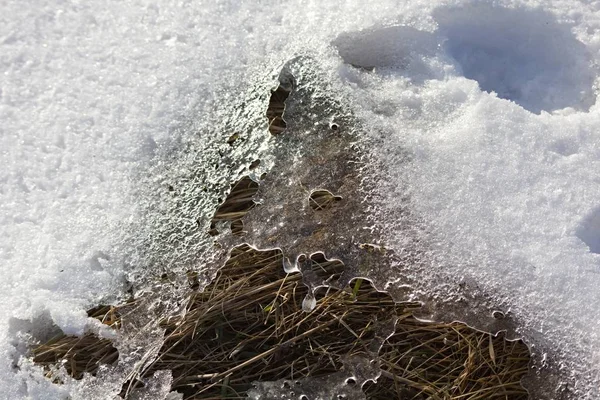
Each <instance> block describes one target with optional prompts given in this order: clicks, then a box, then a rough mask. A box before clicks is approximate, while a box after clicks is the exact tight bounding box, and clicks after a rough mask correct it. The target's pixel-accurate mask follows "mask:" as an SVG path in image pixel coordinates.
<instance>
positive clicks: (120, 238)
mask: <svg viewBox="0 0 600 400" xmlns="http://www.w3.org/2000/svg"><path fill="white" fill-rule="evenodd" d="M324 3H325V2H321V1H309V2H294V1H289V2H287V3H285V4H283V5H281V4H279V3H277V4H276V3H275V2H273V3H268V2H266V3H261V4H260V5H259V4H250V3H245V4H240V3H237V2H228V1H216V2H209V3H202V2H188V1H170V0H154V1H152V0H148V1H146V0H143V1H142V0H135V1H130V2H117V1H108V2H100V1H91V2H77V1H74V2H63V1H58V0H48V1H44V2H39V3H38V4H36V5H35V6H32V5H24V4H23V3H22V2H17V1H7V2H4V3H3V4H2V6H1V9H2V13H0V72H1V75H0V76H1V78H0V154H1V157H0V226H1V228H0V274H2V281H1V282H2V289H3V290H2V293H1V294H0V354H1V355H0V389H1V390H0V393H1V394H0V397H4V398H7V399H19V398H31V399H60V398H66V397H67V396H68V395H70V396H71V397H72V398H107V397H114V396H115V395H116V394H117V393H118V392H119V390H118V389H120V387H119V384H120V383H121V382H120V381H118V380H111V379H108V377H109V376H112V375H110V374H109V373H108V372H107V375H106V377H107V378H106V379H102V378H103V376H102V375H100V376H99V377H98V378H92V377H87V378H85V379H84V380H83V381H81V382H71V383H69V384H67V385H63V386H57V385H52V384H51V383H50V382H49V381H47V380H45V379H44V378H43V374H42V372H41V371H40V370H39V368H37V367H35V366H33V365H31V363H30V362H29V361H28V360H27V358H26V357H23V356H24V355H25V354H26V352H27V346H26V343H27V342H28V340H29V337H30V336H32V337H34V338H36V339H38V340H43V339H44V338H47V337H49V336H50V335H51V333H52V331H53V329H54V328H53V325H57V326H58V327H60V328H61V329H62V330H63V331H64V332H66V333H69V334H81V333H82V332H84V331H85V330H89V329H99V328H98V327H97V326H96V328H94V324H93V322H91V321H89V320H88V319H87V318H86V314H85V310H86V309H87V308H89V307H90V306H92V305H95V304H98V303H100V302H102V301H104V302H110V301H116V300H117V299H118V298H120V297H121V296H124V294H125V292H126V291H127V289H128V288H130V287H132V286H133V287H134V288H135V290H144V289H145V286H144V285H145V283H144V282H145V279H148V280H149V281H152V279H150V278H148V276H156V275H160V274H161V273H162V272H163V271H164V270H177V269H178V268H179V269H184V268H185V267H186V266H189V265H190V263H198V264H199V265H201V262H202V261H200V257H199V255H201V254H204V252H206V251H207V250H206V247H207V242H206V239H205V238H204V237H203V236H202V235H200V234H198V233H197V231H198V228H197V224H198V222H197V220H200V221H201V222H200V225H202V224H204V225H206V224H208V223H209V221H208V218H209V216H210V215H211V213H212V211H214V206H215V205H216V204H218V202H219V196H222V195H223V190H225V189H219V190H221V192H220V193H219V192H218V190H217V189H215V190H216V191H215V192H211V191H209V192H208V193H207V192H206V191H203V190H202V186H201V185H200V184H202V185H206V184H209V187H211V188H217V187H218V186H224V187H226V186H227V185H228V183H229V181H233V180H235V177H236V176H237V174H239V173H241V169H242V168H243V164H244V162H246V161H248V162H250V161H252V160H254V159H255V158H257V157H256V156H262V159H264V160H265V163H264V164H263V163H261V168H264V170H259V171H258V172H257V173H261V172H264V171H266V170H267V169H268V167H269V165H270V164H269V159H268V153H269V151H268V150H269V145H270V144H269V142H268V141H266V140H265V139H264V135H263V132H264V129H265V127H266V125H265V121H264V109H265V108H266V104H267V102H268V98H267V96H268V90H269V89H270V88H271V87H272V85H273V83H274V82H275V79H276V76H277V73H278V69H280V68H281V66H282V65H283V64H284V63H285V62H287V61H288V60H290V59H292V58H293V57H295V56H297V55H299V54H310V55H312V56H313V58H314V59H318V60H319V61H320V62H321V64H322V65H321V68H322V69H325V70H328V71H330V75H329V76H327V77H326V78H325V79H328V80H330V81H331V82H336V85H337V84H339V85H338V86H339V87H340V88H341V89H340V93H339V94H338V95H339V96H340V98H343V99H345V100H349V101H350V102H351V104H352V108H353V109H352V111H353V112H354V113H355V115H356V116H357V117H358V118H359V119H360V120H361V122H362V124H364V126H365V127H367V129H366V135H367V137H368V139H369V143H373V142H375V143H377V144H378V145H377V146H376V147H374V148H373V150H372V154H373V156H374V157H375V158H376V159H377V160H378V164H379V165H381V166H382V168H381V171H380V174H381V177H380V179H381V186H380V188H379V189H377V195H378V199H379V204H378V205H379V209H378V210H377V215H378V216H380V217H381V219H380V221H379V223H380V224H381V226H384V227H386V228H387V229H386V231H387V232H389V233H390V237H389V239H388V243H386V244H385V245H386V246H389V247H390V248H392V249H394V250H397V251H401V250H402V247H403V243H405V242H406V241H405V238H403V237H401V236H400V235H394V232H400V230H399V229H397V228H398V226H400V225H401V224H404V223H405V222H406V221H399V220H397V219H396V216H397V215H398V203H399V202H398V199H400V198H402V199H404V198H406V199H408V203H409V205H410V208H411V210H412V216H411V220H410V221H409V222H410V223H412V224H414V225H415V226H417V227H418V228H419V229H420V232H421V234H422V241H421V242H422V243H423V248H421V249H418V250H419V251H424V252H425V254H426V258H425V260H424V262H426V263H427V265H429V268H428V269H426V270H422V269H419V270H418V271H417V270H416V271H415V276H412V277H411V279H418V281H417V282H419V283H420V284H419V285H415V287H413V289H414V291H415V293H416V295H417V296H425V297H427V296H432V295H433V296H434V297H435V296H437V299H438V300H440V299H448V301H449V302H451V301H455V296H456V291H455V288H454V286H453V284H448V282H450V281H452V280H449V279H448V278H449V277H450V278H453V279H456V280H457V283H456V285H458V284H459V283H460V282H458V281H460V280H461V279H469V280H471V281H474V282H476V283H477V285H478V287H480V289H481V291H482V292H483V293H485V294H486V295H487V296H490V297H491V299H492V300H491V302H492V303H496V304H498V308H499V309H501V310H502V311H503V312H505V313H509V314H511V315H512V316H514V318H515V320H516V321H517V328H516V332H515V333H516V334H518V335H522V336H523V337H525V338H526V339H527V340H528V341H529V343H532V344H534V345H535V346H536V347H535V348H534V351H537V349H538V348H540V349H548V351H549V350H553V351H556V352H557V353H556V357H557V363H558V364H559V365H561V366H562V368H564V370H565V371H571V372H570V373H572V374H573V377H574V379H573V382H576V383H575V386H574V387H571V388H568V389H565V390H567V391H570V392H569V393H570V394H569V396H571V398H578V399H579V398H581V399H584V398H590V399H593V398H599V397H600V393H598V391H597V390H598V389H597V388H598V387H599V385H598V382H600V370H599V369H598V365H600V333H599V332H600V323H599V322H598V321H600V311H599V310H600V307H599V305H600V298H599V296H600V294H599V292H598V290H597V288H598V286H599V284H600V275H599V271H600V254H599V253H600V242H599V239H598V238H599V237H600V223H599V219H600V217H599V215H600V211H598V210H599V207H600V175H598V171H599V170H600V113H599V111H600V109H599V107H600V106H599V105H597V104H596V99H595V98H596V95H597V92H598V85H599V81H598V65H599V60H600V57H599V50H600V6H598V5H597V4H595V3H589V2H574V1H566V0H565V1H530V2H527V3H522V2H516V1H515V2H511V1H490V2H458V1H456V2H454V1H405V2H396V1H385V0H379V1H377V2H375V3H374V4H373V5H370V6H368V7H365V5H364V2H359V1H350V0H348V1H343V2H342V1H340V2H326V4H324ZM242 103H244V104H242ZM241 105H243V106H241ZM232 129H239V130H241V131H245V132H249V137H251V140H249V144H248V146H247V147H245V148H244V150H243V151H241V152H240V154H239V157H240V159H241V161H240V162H239V164H238V165H236V168H229V167H230V166H219V167H217V168H216V169H215V170H214V172H211V173H209V172H208V169H209V168H208V165H210V166H211V170H212V164H211V163H212V162H213V161H214V160H216V158H217V157H218V150H219V144H218V143H222V142H223V138H227V137H229V136H230V135H231V133H232V132H231V130H232ZM226 167H227V168H226ZM172 182H179V183H180V187H178V188H176V189H177V190H180V193H182V194H183V198H184V200H183V201H181V202H179V203H178V202H177V201H175V200H169V198H168V196H169V194H168V191H166V190H165V187H166V186H167V185H169V184H172ZM181 182H184V183H181ZM199 185H200V186H199ZM210 185H212V186H210ZM161 190H162V191H161ZM204 225H202V226H204ZM423 271H427V273H425V274H423V273H421V272H423ZM417 272H418V273H417ZM402 280H403V278H402V277H390V282H392V284H393V283H394V282H401V281H402ZM465 319H468V318H467V317H465ZM28 335H30V336H28ZM132 347H133V345H132ZM540 351H542V350H540ZM543 351H547V350H543ZM537 359H538V360H543V359H545V358H544V357H543V354H538V355H537ZM122 371H125V370H122ZM156 379H157V382H156V385H155V386H152V385H150V386H149V388H148V393H146V394H140V396H145V397H144V398H164V397H165V396H167V395H168V385H169V380H170V375H169V374H166V373H165V374H162V375H160V376H157V377H156ZM170 396H171V397H173V398H176V397H174V396H175V395H173V394H171V395H170Z"/></svg>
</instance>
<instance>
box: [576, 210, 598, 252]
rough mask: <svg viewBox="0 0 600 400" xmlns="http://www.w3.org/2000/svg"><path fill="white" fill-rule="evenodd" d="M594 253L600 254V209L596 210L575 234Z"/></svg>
mask: <svg viewBox="0 0 600 400" xmlns="http://www.w3.org/2000/svg"><path fill="white" fill-rule="evenodd" d="M575 234H576V235H577V237H578V238H579V239H581V240H582V241H583V242H584V243H585V244H586V245H587V246H588V247H589V248H590V251H591V252H592V253H595V254H600V208H597V209H596V210H594V211H593V212H592V213H591V214H590V215H588V217H587V218H585V219H584V220H583V221H582V223H581V224H580V225H579V229H577V232H576V233H575Z"/></svg>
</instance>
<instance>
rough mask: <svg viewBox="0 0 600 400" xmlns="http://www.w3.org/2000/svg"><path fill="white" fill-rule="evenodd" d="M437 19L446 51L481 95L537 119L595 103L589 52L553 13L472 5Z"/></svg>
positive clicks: (439, 14)
mask: <svg viewBox="0 0 600 400" xmlns="http://www.w3.org/2000/svg"><path fill="white" fill-rule="evenodd" d="M433 16H434V18H435V20H436V21H437V23H438V26H439V31H438V33H439V34H440V35H441V36H442V37H445V38H446V39H447V40H446V42H445V49H446V51H447V52H448V53H449V54H450V55H451V56H452V57H453V58H454V59H455V60H456V61H457V62H458V64H460V67H461V68H462V71H463V74H464V76H465V77H467V78H469V79H473V80H476V81H477V82H478V83H479V86H480V88H481V89H482V90H485V91H488V92H496V93H497V94H498V96H499V97H501V98H503V99H508V100H512V101H514V102H515V103H517V104H519V105H521V106H522V107H523V108H525V109H527V110H529V111H531V112H534V113H538V114H539V113H540V112H541V111H549V112H550V111H553V110H558V109H562V108H566V107H573V108H575V109H581V110H584V111H587V110H588V109H589V108H590V106H592V105H593V104H594V103H595V97H594V94H593V86H592V85H593V81H594V74H593V72H592V71H591V69H590V66H589V63H590V55H589V52H588V51H587V49H586V47H585V45H584V44H583V43H582V42H580V41H579V40H577V39H576V38H575V36H574V35H573V33H572V32H571V30H570V28H569V26H567V25H563V24H559V23H558V22H557V21H556V18H555V17H554V16H553V15H551V14H550V13H547V12H545V11H542V10H539V9H524V8H516V9H509V8H503V7H498V6H492V5H488V4H483V3H481V4H480V3H473V4H470V5H468V6H464V7H449V8H438V9H437V10H435V11H434V13H433Z"/></svg>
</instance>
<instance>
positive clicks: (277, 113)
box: [267, 72, 294, 135]
mask: <svg viewBox="0 0 600 400" xmlns="http://www.w3.org/2000/svg"><path fill="white" fill-rule="evenodd" d="M293 87H294V80H293V78H292V77H291V76H287V75H285V74H284V73H283V72H282V74H281V76H280V77H279V86H278V87H277V89H275V90H274V91H273V92H271V99H270V100H269V106H268V107H267V119H268V120H269V132H271V134H272V135H277V134H280V133H282V132H283V131H284V130H285V128H286V127H287V124H286V122H285V120H284V119H283V112H284V111H285V101H286V100H287V98H288V96H289V95H290V93H291V92H292V89H293Z"/></svg>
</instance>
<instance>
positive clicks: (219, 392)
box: [34, 245, 529, 399]
mask: <svg viewBox="0 0 600 400" xmlns="http://www.w3.org/2000/svg"><path fill="white" fill-rule="evenodd" d="M281 257H282V255H281V252H280V251H278V250H269V251H258V250H255V249H252V248H250V247H249V246H246V245H243V246H241V247H237V248H234V249H233V250H232V253H231V258H230V259H229V261H228V262H227V263H226V265H225V266H224V267H223V268H222V269H221V270H220V271H219V273H218V274H217V276H216V278H215V279H214V281H213V282H212V283H211V284H210V285H209V286H208V287H207V288H206V289H205V290H204V291H203V292H197V293H194V294H192V295H191V296H190V298H189V303H188V305H187V312H186V313H185V316H184V317H183V318H181V319H173V318H170V319H166V320H165V321H163V326H164V328H165V330H166V333H165V340H164V344H163V347H162V349H161V351H160V353H159V356H158V358H157V359H156V360H155V361H154V362H153V363H152V364H151V366H149V368H148V369H146V370H145V371H144V372H143V376H152V373H153V372H154V371H157V370H164V369H169V370H171V371H172V372H173V377H174V381H173V389H174V390H177V391H179V392H181V393H183V394H184V398H185V399H225V398H226V399H236V398H244V396H245V393H246V391H247V390H248V389H249V388H250V387H251V383H252V382H253V381H272V380H278V379H283V378H285V379H299V378H304V377H320V376H324V375H327V374H330V373H333V372H335V371H339V370H340V369H341V368H342V367H343V360H344V359H345V358H346V357H347V356H351V355H356V354H368V355H372V356H375V355H376V354H377V353H378V354H379V355H378V358H379V362H380V365H381V370H382V376H381V378H379V379H378V381H377V383H369V384H367V385H366V386H365V388H364V389H365V391H366V394H367V397H368V398H370V399H389V398H400V397H401V396H402V398H408V399H428V398H430V399H491V398H502V399H520V398H522V399H525V398H527V394H526V392H525V390H524V389H523V388H522V387H521V385H520V379H521V377H522V376H523V375H524V374H525V373H526V371H527V365H528V361H529V355H528V350H527V348H526V346H524V345H523V344H522V343H520V342H509V341H506V340H504V339H503V338H502V337H494V336H492V335H489V334H485V333H481V332H477V331H475V330H472V329H470V328H468V327H467V326H465V325H462V324H457V323H455V324H427V323H422V322H419V321H417V320H416V319H415V318H414V317H412V313H411V311H412V310H413V309H414V308H415V307H417V305H415V304H397V303H395V302H394V301H393V300H392V299H391V297H389V296H388V295H387V294H385V293H381V292H378V291H376V290H375V289H373V287H372V286H371V285H370V284H369V282H368V281H363V280H356V281H354V283H353V287H347V288H335V287H329V288H327V289H325V288H323V289H322V292H321V293H320V294H319V296H317V298H318V301H317V304H316V307H315V308H314V309H313V310H312V311H311V312H305V311H303V310H302V300H303V299H304V296H305V295H306V294H307V288H306V286H305V285H304V284H303V283H302V275H301V274H300V273H294V274H285V273H284V272H283V269H282V267H281V265H282V264H281V262H282V259H281ZM342 270H343V265H342V264H341V263H340V262H339V261H328V260H326V259H324V258H323V257H322V256H320V257H319V256H315V257H314V258H313V259H312V272H313V273H315V274H316V275H318V276H319V277H320V278H321V279H322V280H323V281H328V282H330V283H331V284H332V285H334V286H335V282H336V278H337V276H339V274H340V273H341V272H342ZM105 311H106V314H105V315H98V314H97V315H96V316H97V317H99V318H102V319H105V320H111V319H112V317H111V316H108V317H107V315H109V314H110V313H112V315H115V314H114V313H115V312H116V311H118V307H117V308H116V309H115V308H106V309H105ZM391 320H397V322H396V325H395V333H394V334H393V335H392V336H391V337H389V338H388V339H387V340H385V342H384V343H383V346H382V347H381V349H380V350H378V349H379V346H380V345H381V342H380V341H378V339H377V338H378V337H379V336H378V332H379V329H380V327H381V326H382V324H385V321H391ZM112 326H115V327H117V326H118V323H117V322H116V321H113V322H112ZM116 358H117V352H116V350H115V349H114V348H113V347H112V346H111V345H110V342H109V341H107V340H105V339H104V340H100V339H97V338H95V337H94V336H92V335H86V336H84V337H83V338H77V337H68V336H63V337H61V338H56V339H54V340H52V341H50V342H48V343H45V344H43V345H41V346H39V347H37V348H36V349H34V361H35V362H37V363H38V364H41V365H46V366H52V365H55V364H56V363H58V362H61V360H64V361H62V362H63V363H64V365H65V366H66V367H67V371H68V372H69V373H70V374H71V375H72V376H74V377H76V378H80V377H81V376H82V373H83V371H87V372H91V373H93V372H94V371H95V370H96V369H97V367H98V365H99V363H108V362H112V361H114V360H116ZM143 376H142V377H143ZM139 384H140V383H139V380H136V381H135V382H129V383H128V384H126V385H125V386H124V391H123V395H124V396H125V397H126V396H127V394H128V393H129V392H130V391H131V390H132V389H134V388H135V387H136V385H139Z"/></svg>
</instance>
